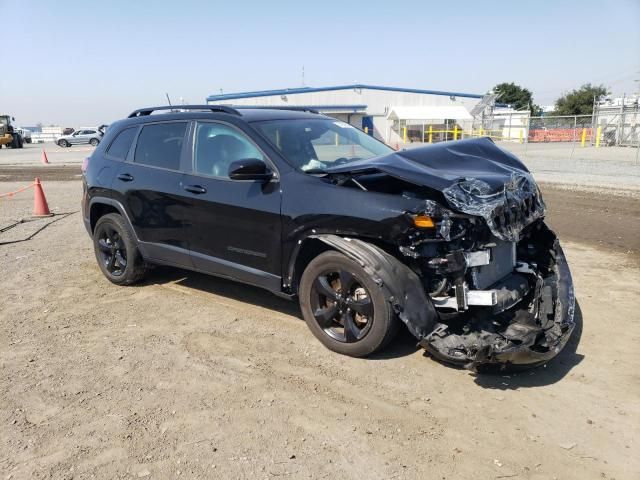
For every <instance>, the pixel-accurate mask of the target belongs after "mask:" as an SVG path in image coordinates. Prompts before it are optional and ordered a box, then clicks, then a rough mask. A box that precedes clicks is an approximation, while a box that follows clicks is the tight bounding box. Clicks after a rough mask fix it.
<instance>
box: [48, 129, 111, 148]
mask: <svg viewBox="0 0 640 480" xmlns="http://www.w3.org/2000/svg"><path fill="white" fill-rule="evenodd" d="M103 136H104V133H103V132H102V131H101V130H99V129H97V128H93V129H81V130H77V131H75V132H73V133H72V134H71V135H62V136H60V137H58V138H57V139H56V143H57V144H58V145H59V146H60V147H70V146H71V145H82V144H89V145H91V146H93V147H97V146H98V144H99V143H100V141H101V140H102V137H103Z"/></svg>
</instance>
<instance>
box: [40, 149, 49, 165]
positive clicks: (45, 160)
mask: <svg viewBox="0 0 640 480" xmlns="http://www.w3.org/2000/svg"><path fill="white" fill-rule="evenodd" d="M42 163H45V164H47V163H49V159H48V158H47V152H45V151H44V148H43V149H42Z"/></svg>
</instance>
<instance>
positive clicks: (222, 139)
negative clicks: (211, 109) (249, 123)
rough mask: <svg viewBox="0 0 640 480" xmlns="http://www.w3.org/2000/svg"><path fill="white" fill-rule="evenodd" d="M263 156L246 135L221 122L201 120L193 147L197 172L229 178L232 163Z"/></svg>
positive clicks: (262, 159) (262, 158)
mask: <svg viewBox="0 0 640 480" xmlns="http://www.w3.org/2000/svg"><path fill="white" fill-rule="evenodd" d="M248 158H255V159H258V160H261V161H263V162H264V161H265V159H264V155H262V153H261V152H260V150H258V147H256V146H255V145H254V144H253V143H252V142H251V141H250V140H249V139H248V138H247V137H246V136H245V135H244V133H242V132H240V131H239V130H236V129H235V128H233V127H230V126H228V125H224V124H221V123H213V122H198V124H197V127H196V144H195V150H194V162H195V165H194V170H195V172H196V173H198V174H202V175H209V176H212V177H220V178H229V166H230V165H231V164H232V163H233V162H235V161H237V160H245V159H248Z"/></svg>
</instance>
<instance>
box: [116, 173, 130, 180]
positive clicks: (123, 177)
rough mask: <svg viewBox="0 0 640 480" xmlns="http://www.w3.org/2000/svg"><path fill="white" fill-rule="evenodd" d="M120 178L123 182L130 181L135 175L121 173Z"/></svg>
mask: <svg viewBox="0 0 640 480" xmlns="http://www.w3.org/2000/svg"><path fill="white" fill-rule="evenodd" d="M118 179H119V180H122V181H123V182H130V181H131V180H133V176H132V175H129V174H128V173H121V174H120V175H118Z"/></svg>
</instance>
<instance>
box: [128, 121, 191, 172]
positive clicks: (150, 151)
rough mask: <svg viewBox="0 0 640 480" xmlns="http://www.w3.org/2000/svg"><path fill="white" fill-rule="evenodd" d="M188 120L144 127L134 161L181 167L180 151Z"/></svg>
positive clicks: (155, 165)
mask: <svg viewBox="0 0 640 480" xmlns="http://www.w3.org/2000/svg"><path fill="white" fill-rule="evenodd" d="M186 130H187V122H171V123H170V122H167V123H156V124H152V125H146V126H144V127H142V131H141V132H140V135H138V142H137V144H136V153H135V156H134V162H136V163H140V164H142V165H150V166H152V167H159V168H168V169H170V170H179V169H180V152H181V151H182V144H183V142H184V134H185V132H186Z"/></svg>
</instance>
